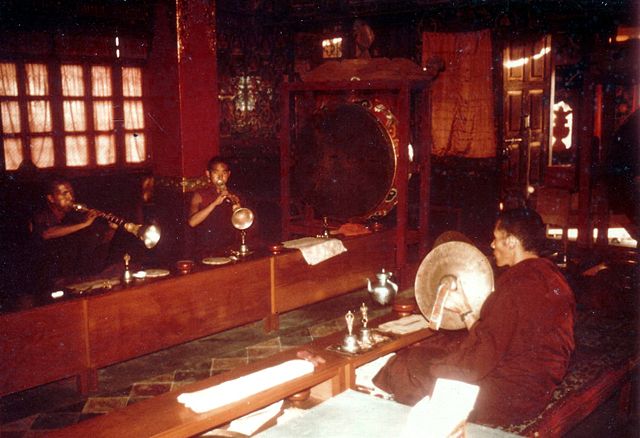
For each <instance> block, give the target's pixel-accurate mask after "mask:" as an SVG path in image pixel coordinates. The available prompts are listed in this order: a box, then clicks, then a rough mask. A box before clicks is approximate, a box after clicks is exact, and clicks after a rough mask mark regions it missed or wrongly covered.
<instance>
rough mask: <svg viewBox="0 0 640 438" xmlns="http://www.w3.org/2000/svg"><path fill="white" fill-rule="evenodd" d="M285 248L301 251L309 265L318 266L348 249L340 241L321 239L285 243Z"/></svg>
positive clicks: (307, 238)
mask: <svg viewBox="0 0 640 438" xmlns="http://www.w3.org/2000/svg"><path fill="white" fill-rule="evenodd" d="M283 245H284V247H285V248H290V249H299V250H300V252H302V256H303V257H304V259H305V261H306V262H307V263H308V264H309V265H317V264H318V263H320V262H324V261H325V260H327V259H330V258H331V257H334V256H337V255H338V254H342V253H343V252H345V251H346V250H347V248H346V247H345V246H344V244H343V243H342V240H340V239H324V238H321V237H303V238H301V239H295V240H287V241H286V242H283Z"/></svg>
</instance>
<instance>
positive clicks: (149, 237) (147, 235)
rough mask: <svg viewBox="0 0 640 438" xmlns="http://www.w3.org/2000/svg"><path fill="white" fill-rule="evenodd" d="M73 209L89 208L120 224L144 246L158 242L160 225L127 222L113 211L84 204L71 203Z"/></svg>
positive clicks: (83, 209)
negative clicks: (107, 211) (92, 207)
mask: <svg viewBox="0 0 640 438" xmlns="http://www.w3.org/2000/svg"><path fill="white" fill-rule="evenodd" d="M73 209H74V210H76V211H85V212H86V211H89V210H93V211H95V212H96V213H97V214H98V216H100V217H102V218H104V219H106V220H107V221H109V222H111V223H113V224H116V225H118V226H122V228H124V229H125V231H127V232H129V233H131V234H133V235H134V236H136V237H137V238H138V239H140V240H142V242H144V246H146V247H147V248H149V249H151V248H153V247H154V246H156V245H157V244H158V241H159V240H160V235H161V233H160V227H158V226H157V225H141V224H134V223H133V222H127V221H126V220H125V219H123V218H121V217H119V216H116V215H115V214H113V213H106V212H104V211H100V210H96V209H89V208H88V207H87V206H86V205H84V204H73Z"/></svg>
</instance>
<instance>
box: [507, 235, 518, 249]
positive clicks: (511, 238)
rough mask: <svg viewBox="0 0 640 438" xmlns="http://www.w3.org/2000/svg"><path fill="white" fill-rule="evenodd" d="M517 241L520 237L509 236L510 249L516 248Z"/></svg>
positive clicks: (508, 244)
mask: <svg viewBox="0 0 640 438" xmlns="http://www.w3.org/2000/svg"><path fill="white" fill-rule="evenodd" d="M517 243H518V239H516V237H515V236H509V237H507V246H508V247H509V249H513V248H515V247H516V244H517Z"/></svg>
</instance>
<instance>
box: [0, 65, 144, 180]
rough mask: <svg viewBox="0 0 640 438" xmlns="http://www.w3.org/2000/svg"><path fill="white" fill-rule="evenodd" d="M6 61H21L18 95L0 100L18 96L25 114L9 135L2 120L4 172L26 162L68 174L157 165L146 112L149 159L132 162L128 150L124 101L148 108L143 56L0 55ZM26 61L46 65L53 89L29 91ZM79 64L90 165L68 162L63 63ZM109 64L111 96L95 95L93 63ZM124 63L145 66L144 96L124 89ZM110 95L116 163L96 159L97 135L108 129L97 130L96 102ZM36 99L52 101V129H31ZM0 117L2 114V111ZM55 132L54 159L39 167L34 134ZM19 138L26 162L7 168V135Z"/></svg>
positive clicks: (0, 164)
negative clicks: (33, 93) (42, 92)
mask: <svg viewBox="0 0 640 438" xmlns="http://www.w3.org/2000/svg"><path fill="white" fill-rule="evenodd" d="M0 62H2V63H12V64H14V65H15V66H16V80H17V81H18V84H17V86H18V96H0V101H17V102H18V107H19V114H20V125H21V126H20V132H19V133H16V134H5V133H4V131H3V127H2V125H1V124H0V138H1V139H2V144H1V145H0V146H1V152H2V153H0V172H2V173H6V174H13V173H18V172H21V170H22V169H23V168H24V167H25V163H26V162H28V163H30V164H29V165H28V166H29V167H30V168H32V169H34V170H35V171H36V172H38V173H45V174H46V173H56V174H59V173H63V174H65V175H69V176H73V175H88V174H94V173H95V172H96V171H101V173H112V172H120V171H122V170H139V169H148V168H150V167H151V164H152V154H151V148H150V147H149V132H148V126H147V124H146V117H145V116H144V112H143V115H142V116H143V127H142V128H141V129H140V132H141V133H142V134H143V135H144V139H145V140H144V159H143V161H141V162H127V161H126V158H127V157H126V151H125V135H126V133H127V131H130V130H125V127H124V110H123V107H124V102H125V100H129V101H131V100H135V101H139V102H141V104H142V108H143V111H144V109H145V108H147V107H148V102H147V98H146V96H145V91H146V90H147V88H146V86H145V76H146V73H145V69H144V63H143V62H142V61H135V60H123V59H118V60H115V61H114V60H113V59H100V58H87V57H55V58H52V57H20V58H17V57H12V56H2V57H0ZM27 64H43V65H45V66H46V68H47V80H48V89H49V94H48V95H47V96H30V95H28V94H27V73H26V65H27ZM63 65H79V66H81V67H82V75H83V78H82V79H83V84H84V95H83V96H82V97H81V98H79V100H82V102H84V107H85V110H84V112H85V120H86V129H85V130H84V131H82V133H83V134H84V135H85V136H86V137H87V164H86V165H82V166H69V165H68V164H67V160H66V147H65V137H66V136H67V135H68V134H69V132H67V131H66V130H65V127H64V107H63V105H64V101H65V100H68V99H69V97H68V96H63V95H62V82H61V81H62V77H61V75H62V70H61V68H62V66H63ZM96 66H100V67H107V68H109V69H110V71H111V91H112V93H111V94H112V95H111V96H110V98H105V97H102V96H93V93H92V88H91V85H92V83H91V70H92V67H96ZM124 68H137V69H140V74H141V90H142V95H141V96H140V97H133V98H132V97H125V96H124V93H123V89H122V71H123V69H124ZM109 99H110V100H111V102H112V111H113V129H112V130H111V132H112V134H113V135H114V137H115V162H114V163H111V164H98V163H97V150H96V136H98V135H101V134H105V133H106V132H109V131H104V130H97V129H96V126H95V124H94V117H93V113H94V107H93V105H94V102H100V101H104V100H109ZM33 100H47V101H48V102H49V104H50V108H51V114H50V117H51V129H52V130H51V132H49V131H47V132H38V133H37V134H36V133H32V132H31V130H30V127H29V124H28V105H29V102H30V101H33ZM0 117H1V115H0ZM42 136H51V137H52V140H53V153H54V160H53V166H51V167H44V168H40V167H36V166H35V165H34V164H33V162H32V155H31V147H30V142H31V138H32V137H42ZM5 138H18V139H20V141H21V143H22V144H21V151H22V162H21V164H20V165H19V166H18V168H17V169H7V168H6V162H5V153H4V139H5Z"/></svg>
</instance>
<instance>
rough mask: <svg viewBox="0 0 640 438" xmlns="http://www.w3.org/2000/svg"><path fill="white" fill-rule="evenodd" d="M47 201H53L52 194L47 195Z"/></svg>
mask: <svg viewBox="0 0 640 438" xmlns="http://www.w3.org/2000/svg"><path fill="white" fill-rule="evenodd" d="M47 201H49V203H50V204H53V203H54V201H55V198H54V197H53V195H47Z"/></svg>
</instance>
